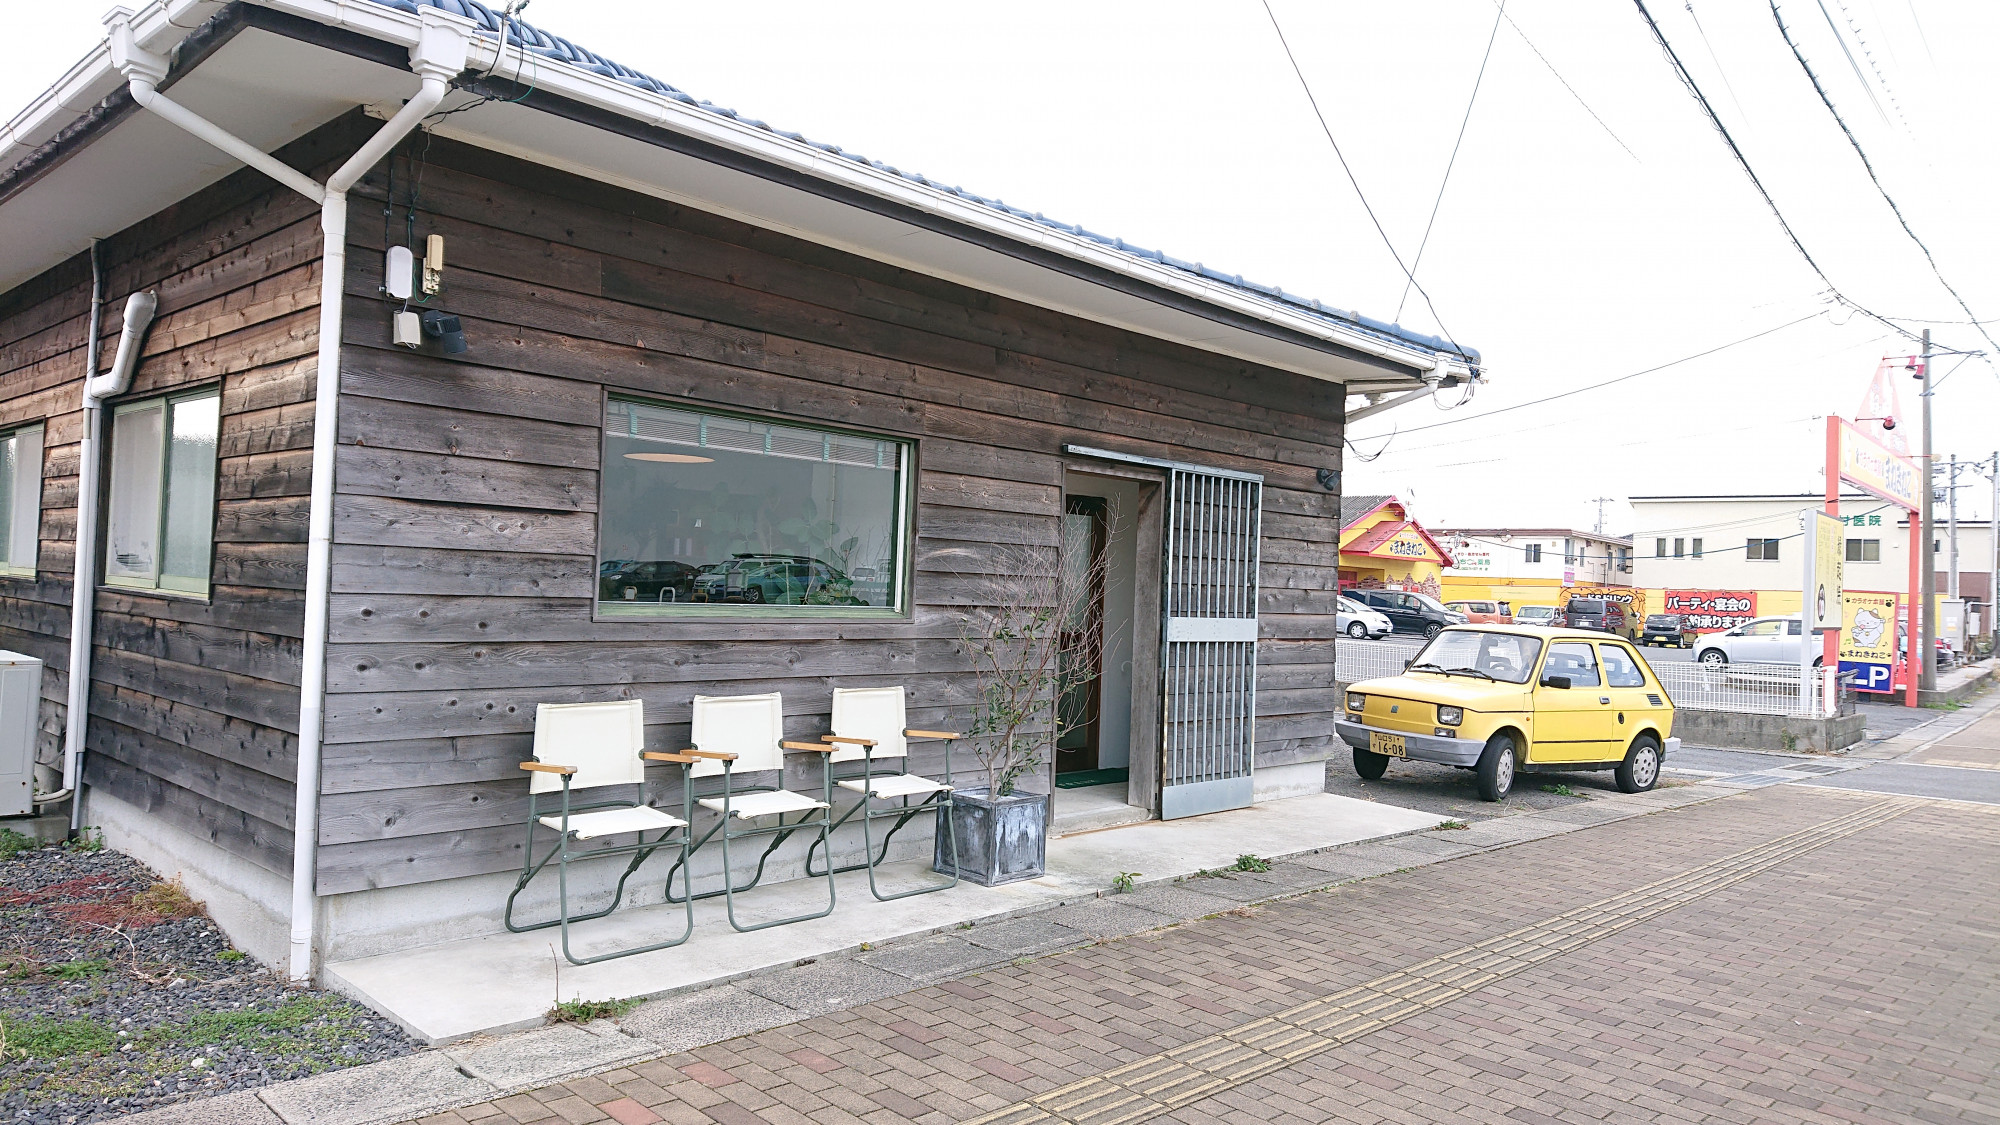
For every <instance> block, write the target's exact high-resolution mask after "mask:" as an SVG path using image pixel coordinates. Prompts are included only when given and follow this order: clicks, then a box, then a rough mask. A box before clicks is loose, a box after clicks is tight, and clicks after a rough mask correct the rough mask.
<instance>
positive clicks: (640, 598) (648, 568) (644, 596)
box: [597, 559, 700, 602]
mask: <svg viewBox="0 0 2000 1125" xmlns="http://www.w3.org/2000/svg"><path fill="white" fill-rule="evenodd" d="M699 569H700V568H699V567H696V566H694V565H693V564H691V563H684V562H675V561H673V560H671V559H660V560H655V561H651V562H641V561H637V560H633V559H606V560H604V562H603V563H601V564H599V566H598V578H597V587H598V589H597V596H598V598H599V600H601V601H607V602H616V601H626V602H635V601H636V602H684V601H687V600H688V598H689V596H690V595H691V594H693V592H694V579H695V574H696V572H697V571H699Z"/></svg>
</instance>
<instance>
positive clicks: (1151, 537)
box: [1049, 446, 1166, 816]
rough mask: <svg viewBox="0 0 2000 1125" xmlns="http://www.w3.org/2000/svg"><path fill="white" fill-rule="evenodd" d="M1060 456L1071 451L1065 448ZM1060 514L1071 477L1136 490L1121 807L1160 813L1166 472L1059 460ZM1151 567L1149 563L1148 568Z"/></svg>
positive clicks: (1113, 461) (1065, 507) (1052, 766)
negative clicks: (1109, 481) (1127, 720)
mask: <svg viewBox="0 0 2000 1125" xmlns="http://www.w3.org/2000/svg"><path fill="white" fill-rule="evenodd" d="M1064 452H1066V453H1074V452H1075V448H1074V447H1069V446H1065V447H1064ZM1062 469H1063V510H1064V511H1065V512H1067V511H1068V510H1069V497H1070V495H1071V493H1070V489H1069V474H1071V473H1075V474H1077V475H1079V476H1086V477H1091V476H1095V477H1109V478H1111V479H1114V480H1124V481H1130V482H1133V483H1135V484H1137V485H1138V486H1139V503H1138V510H1137V511H1135V512H1133V513H1131V519H1132V534H1133V557H1134V560H1135V562H1136V564H1137V565H1135V566H1134V568H1133V570H1134V573H1133V575H1132V692H1131V695H1132V699H1131V707H1132V722H1131V735H1130V743H1129V747H1128V758H1127V764H1126V769H1127V771H1128V772H1127V774H1126V783H1125V803H1126V804H1128V805H1136V806H1138V807H1139V808H1142V809H1145V810H1146V811H1147V812H1150V813H1152V814H1153V815H1154V816H1158V815H1159V814H1160V773H1161V765H1162V762H1161V758H1160V755H1161V754H1162V753H1163V752H1164V750H1163V742H1162V738H1161V728H1160V687H1161V685H1160V646H1161V638H1162V636H1163V631H1162V625H1161V620H1160V597H1161V578H1162V574H1161V567H1160V565H1159V562H1160V559H1161V558H1162V557H1163V556H1162V551H1163V546H1164V537H1165V532H1164V529H1163V517H1164V511H1165V509H1164V508H1163V507H1162V505H1161V503H1160V496H1161V494H1162V493H1163V492H1164V491H1165V489H1166V474H1165V473H1163V472H1161V471H1159V470H1157V469H1153V468H1151V467H1150V466H1144V465H1139V464H1128V463H1122V462H1121V461H1119V460H1116V459H1107V460H1097V459H1091V460H1078V459H1076V458H1075V457H1071V458H1066V459H1065V460H1064V461H1063V466H1062ZM1149 563H1150V565H1149ZM1050 757H1051V760H1050V763H1049V777H1050V785H1051V788H1052V789H1053V786H1054V778H1055V762H1054V760H1053V759H1054V756H1053V755H1051V756H1050Z"/></svg>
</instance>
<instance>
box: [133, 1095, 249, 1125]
mask: <svg viewBox="0 0 2000 1125" xmlns="http://www.w3.org/2000/svg"><path fill="white" fill-rule="evenodd" d="M118 1120H119V1122H120V1123H121V1125H283V1119H282V1118H280V1117H279V1116H278V1115H277V1114H276V1113H273V1112H272V1111H271V1107H270V1106H267V1105H265V1104H264V1103H263V1102H262V1101H260V1100H259V1099H258V1097H257V1095H256V1093H255V1092H254V1091H251V1090H243V1091H239V1092H238V1093H234V1094H223V1095H222V1096H221V1097H215V1098H204V1099H202V1100H200V1101H194V1102H182V1103H180V1104H179V1105H169V1106H162V1107H160V1108H159V1109H149V1110H147V1111H146V1112H144V1113H135V1114H133V1115H131V1116H130V1117H120V1118H119V1119H118Z"/></svg>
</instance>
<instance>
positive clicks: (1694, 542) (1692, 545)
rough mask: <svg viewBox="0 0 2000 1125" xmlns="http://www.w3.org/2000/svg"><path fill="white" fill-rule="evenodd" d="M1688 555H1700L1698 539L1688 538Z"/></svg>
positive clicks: (1692, 556) (1693, 556)
mask: <svg viewBox="0 0 2000 1125" xmlns="http://www.w3.org/2000/svg"><path fill="white" fill-rule="evenodd" d="M1688 557H1689V558H1696V559H1698V558H1700V557H1701V540H1699V539H1690V540H1688Z"/></svg>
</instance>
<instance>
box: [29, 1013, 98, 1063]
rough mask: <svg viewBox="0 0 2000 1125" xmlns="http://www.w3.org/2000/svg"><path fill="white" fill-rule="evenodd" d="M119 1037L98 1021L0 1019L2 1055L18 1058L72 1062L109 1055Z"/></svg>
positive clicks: (41, 1018)
mask: <svg viewBox="0 0 2000 1125" xmlns="http://www.w3.org/2000/svg"><path fill="white" fill-rule="evenodd" d="M117 1045H118V1036H117V1035H116V1034H115V1033H114V1032H113V1031H112V1030H111V1029H110V1028H108V1027H106V1026H104V1025H103V1024H101V1023H98V1022H97V1021H96V1020H59V1019H52V1018H50V1017H48V1016H30V1017H28V1018H27V1019H24V1020H15V1021H12V1022H9V1021H7V1020H4V1019H0V1054H4V1055H5V1056H7V1057H10V1058H17V1059H56V1060H60V1059H73V1058H79V1057H83V1056H88V1055H102V1054H107V1053H109V1052H110V1051H112V1050H113V1049H114V1048H116V1047H117Z"/></svg>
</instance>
